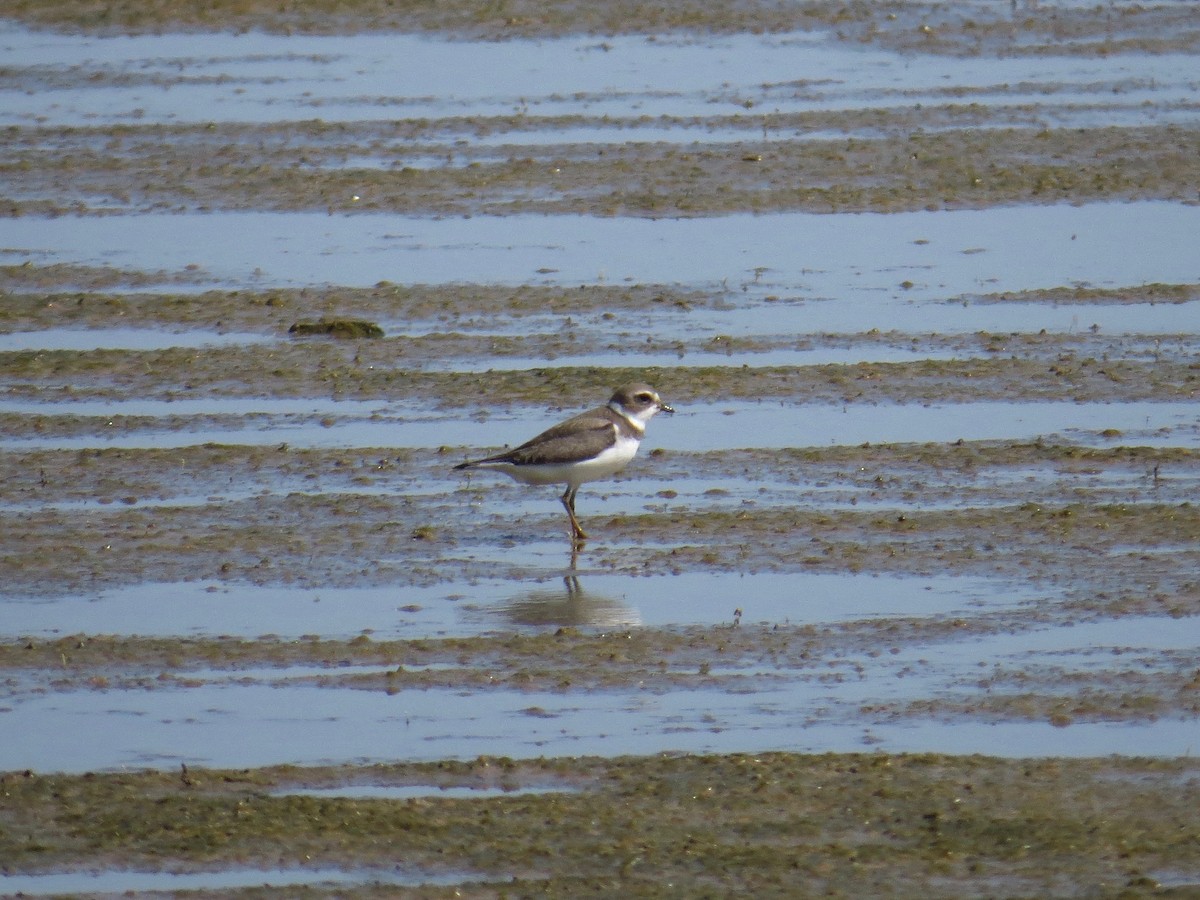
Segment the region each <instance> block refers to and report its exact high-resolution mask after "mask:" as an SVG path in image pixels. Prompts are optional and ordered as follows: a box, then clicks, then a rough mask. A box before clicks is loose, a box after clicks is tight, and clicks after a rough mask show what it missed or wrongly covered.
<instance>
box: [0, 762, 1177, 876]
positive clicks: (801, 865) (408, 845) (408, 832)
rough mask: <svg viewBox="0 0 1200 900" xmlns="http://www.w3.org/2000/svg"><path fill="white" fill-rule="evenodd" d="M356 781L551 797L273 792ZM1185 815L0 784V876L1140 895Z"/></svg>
mask: <svg viewBox="0 0 1200 900" xmlns="http://www.w3.org/2000/svg"><path fill="white" fill-rule="evenodd" d="M364 783H366V784H428V785H430V786H431V787H435V788H436V786H451V785H455V786H461V785H493V784H504V785H507V786H510V787H514V788H519V787H520V786H522V785H546V784H553V785H560V786H570V787H571V788H573V789H572V790H569V791H566V792H555V793H540V794H539V793H528V794H514V795H513V796H489V797H481V798H478V799H459V798H439V797H437V796H436V789H435V790H434V791H431V796H428V797H421V798H415V799H356V798H352V797H336V796H333V797H331V796H322V797H313V796H305V795H302V794H288V793H287V791H288V790H289V789H302V788H308V787H313V786H325V787H327V786H331V785H333V786H335V785H339V784H344V785H354V784H364ZM1197 810H1200V769H1198V768H1197V764H1196V763H1195V761H1192V760H1171V761H1152V760H1139V759H1125V760H1119V759H1082V760H1065V759H1045V760H1000V759H993V758H987V757H947V756H940V755H889V754H882V753H881V754H847V755H822V756H805V755H798V754H788V753H764V754H756V755H747V754H734V755H728V756H676V755H662V756H654V757H622V758H617V759H608V760H601V759H594V758H576V759H567V758H560V759H539V760H511V759H504V758H489V757H480V758H479V759H476V760H473V761H469V762H445V763H428V764H397V765H385V766H365V767H360V766H344V767H321V768H295V767H286V766H285V767H275V768H267V769H250V770H206V769H198V768H193V767H187V768H186V769H184V770H183V771H182V772H178V773H176V772H122V773H111V774H104V773H96V774H87V775H82V776H67V775H43V774H39V773H36V772H15V773H9V774H7V775H4V776H0V826H2V827H0V855H2V856H3V858H4V859H5V863H6V866H7V868H8V870H9V871H11V872H14V873H16V872H21V873H29V872H39V871H40V872H47V871H63V870H74V871H78V870H86V869H96V868H100V869H117V868H139V869H153V870H169V871H212V872H219V871H220V870H221V869H222V868H224V867H236V866H244V865H247V864H252V865H265V866H275V865H279V864H280V863H281V862H282V863H284V864H302V865H305V866H313V867H317V866H320V867H326V868H330V867H333V868H337V867H341V868H346V869H363V868H366V869H368V870H369V869H370V868H371V867H381V868H387V867H390V866H392V865H394V864H395V863H396V861H397V860H403V861H404V862H405V864H406V865H411V866H414V867H417V868H418V869H420V870H424V871H429V872H432V873H439V872H450V873H455V872H470V873H472V878H473V881H471V882H469V883H467V884H464V885H459V886H456V888H455V889H454V893H455V895H462V896H495V893H496V891H497V890H499V891H501V892H502V893H505V894H508V895H522V896H524V895H526V894H529V893H537V894H539V895H541V894H552V895H559V896H562V895H566V894H574V895H578V894H579V893H589V894H596V895H601V896H616V895H620V896H659V895H661V890H662V887H663V885H665V884H671V885H672V886H673V887H674V889H675V890H676V891H679V892H682V893H683V894H686V895H708V894H711V893H713V892H714V891H715V892H717V893H719V894H723V895H731V894H744V895H750V894H752V895H754V896H796V895H797V893H802V894H816V893H826V892H827V891H829V890H831V889H836V892H837V893H839V894H841V895H845V896H867V895H874V896H882V895H886V896H896V897H917V896H921V897H930V896H933V897H961V896H971V895H995V894H997V893H1002V894H1006V895H1011V894H1020V895H1026V896H1028V895H1040V896H1046V895H1050V894H1057V893H1058V888H1060V887H1061V886H1062V885H1063V884H1064V883H1069V884H1070V885H1072V887H1073V889H1075V890H1079V891H1083V892H1086V893H1094V894H1100V895H1110V894H1111V895H1115V894H1117V893H1119V892H1121V891H1129V893H1126V894H1123V896H1149V895H1150V894H1151V893H1153V892H1154V891H1155V888H1156V887H1158V884H1159V878H1160V877H1161V878H1162V879H1163V880H1164V881H1165V880H1167V879H1168V878H1170V879H1174V880H1176V881H1178V880H1195V879H1196V878H1197V877H1200V871H1197V870H1196V869H1195V867H1194V864H1193V863H1192V862H1190V861H1194V860H1195V859H1197V857H1198V854H1200V813H1198V812H1197ZM364 880H365V881H369V872H368V874H367V875H366V876H365V878H364ZM338 893H339V895H343V896H344V895H345V894H346V889H339V890H338ZM418 895H423V896H444V895H446V894H445V893H443V892H442V891H440V890H439V889H436V888H433V887H429V888H425V889H422V892H421V893H420V894H418Z"/></svg>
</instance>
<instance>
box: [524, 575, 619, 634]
mask: <svg viewBox="0 0 1200 900" xmlns="http://www.w3.org/2000/svg"><path fill="white" fill-rule="evenodd" d="M503 611H504V615H505V617H506V618H508V619H511V620H512V622H513V623H514V624H516V625H560V626H562V625H568V626H592V627H599V628H628V627H633V626H637V625H641V624H642V619H641V616H640V615H639V614H638V611H637V610H636V609H634V608H633V607H631V606H629V605H627V604H626V603H625V602H624V601H622V600H619V599H617V598H615V597H610V596H607V595H604V594H598V593H596V592H595V591H587V590H584V588H583V587H582V585H581V584H580V582H579V576H578V575H576V574H575V573H574V572H571V573H570V574H568V575H564V576H563V587H561V588H552V587H549V586H544V587H539V588H538V589H537V590H532V591H523V592H521V593H519V594H516V595H514V596H513V597H511V598H510V599H509V600H508V601H507V602H506V603H504V605H503Z"/></svg>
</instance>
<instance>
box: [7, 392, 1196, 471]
mask: <svg viewBox="0 0 1200 900" xmlns="http://www.w3.org/2000/svg"><path fill="white" fill-rule="evenodd" d="M227 402H228V405H229V408H230V409H241V410H243V411H247V412H248V411H249V410H250V409H251V408H254V409H258V408H261V409H262V410H263V411H264V412H266V413H267V414H268V415H269V418H268V419H267V420H265V421H263V420H259V421H254V422H252V423H251V422H248V423H247V424H246V426H245V427H241V428H222V427H213V426H212V424H211V423H210V422H208V421H207V420H206V419H204V418H201V419H200V420H199V421H197V422H196V423H195V425H194V426H190V427H189V423H188V421H187V414H186V413H184V412H181V413H180V416H179V417H178V418H173V419H172V422H171V425H170V427H167V428H164V427H163V425H161V424H160V423H157V422H155V421H153V420H152V419H151V420H148V421H145V422H142V423H140V424H138V423H130V424H123V425H122V428H121V429H119V430H117V429H112V428H107V427H105V426H106V425H107V423H108V422H109V421H111V418H110V416H111V415H116V414H117V412H118V410H114V411H112V412H110V413H109V415H108V416H101V417H99V419H98V421H97V422H96V425H97V428H96V430H95V431H93V432H92V433H90V434H87V435H85V436H82V437H70V436H62V437H12V438H0V449H4V450H13V451H18V450H24V451H29V450H46V449H82V448H89V447H95V448H134V447H155V448H167V447H194V446H198V445H201V444H208V443H219V444H248V445H254V446H263V445H269V444H275V443H281V442H286V443H287V444H288V445H289V446H292V447H360V448H368V447H370V448H392V449H401V448H414V449H415V448H438V447H445V446H450V447H463V448H466V449H465V450H464V456H468V457H469V456H478V455H479V453H480V452H481V451H482V450H485V449H491V448H497V447H503V446H516V445H517V444H519V443H521V442H522V441H524V440H525V439H527V438H528V437H529V434H530V432H531V430H533V431H537V430H541V429H542V428H544V427H546V426H548V425H550V424H553V417H550V416H548V415H547V413H545V412H544V411H538V410H528V409H522V410H515V411H513V412H503V413H495V414H493V415H491V416H489V417H488V421H487V423H486V425H484V424H481V423H480V422H477V421H473V420H471V419H466V418H464V417H463V416H462V415H461V414H460V413H456V414H434V413H426V414H417V415H415V416H414V415H411V414H404V413H399V414H397V412H395V411H394V410H393V408H391V407H390V406H389V405H388V404H386V403H385V404H380V405H378V406H377V405H375V404H372V403H370V402H361V403H360V402H357V401H332V402H330V401H319V400H314V401H310V402H311V403H312V405H313V407H314V408H315V412H316V413H318V414H322V415H326V416H337V418H336V419H335V420H333V421H322V422H315V421H312V419H313V416H310V415H304V414H299V413H296V414H293V415H289V414H287V413H284V412H280V413H273V412H272V410H274V409H279V408H285V409H286V408H291V407H295V406H303V404H304V402H306V401H301V402H299V403H296V402H293V401H283V402H282V403H280V402H279V401H274V400H263V401H258V400H229V401H225V400H213V401H210V403H208V404H204V405H205V406H211V408H212V409H213V411H214V412H213V413H212V414H220V411H221V410H222V409H224V407H225V405H226V403H227ZM343 403H345V404H346V407H343V406H342V404H343ZM137 404H138V401H135V402H133V403H131V404H129V405H127V406H125V407H123V408H122V409H121V410H119V411H120V412H122V413H123V414H125V415H131V416H133V415H138V413H137V412H136V411H135V410H137V409H138V406H137ZM173 405H174V404H173V403H170V402H164V403H156V402H155V401H149V402H148V403H147V407H148V408H149V409H154V410H166V409H169V408H170V407H171V406H173ZM72 407H73V404H67V403H55V404H53V405H51V406H47V407H43V410H42V411H43V414H54V413H60V414H61V413H68V412H71V411H73V410H72ZM20 408H22V409H23V410H24V409H28V407H27V406H25V405H23V404H20ZM85 408H88V406H85ZM186 408H187V406H186V404H181V409H186ZM193 408H195V407H193ZM153 414H154V413H149V415H153ZM1107 429H1115V430H1116V432H1117V433H1113V434H1110V435H1107V436H1104V435H1102V434H1101V432H1104V431H1105V430H1107ZM1052 436H1058V437H1060V438H1063V439H1066V440H1069V441H1074V442H1080V443H1086V444H1093V445H1116V444H1129V443H1134V444H1136V445H1138V446H1151V447H1153V446H1165V447H1196V446H1200V420H1198V419H1197V416H1196V408H1195V404H1193V403H1190V402H1162V403H1071V402H1062V401H1058V402H1053V401H1047V402H1042V403H1005V402H1002V401H983V402H978V403H952V404H945V405H936V406H926V405H918V404H913V403H908V404H900V403H896V404H878V405H868V404H856V405H852V406H834V405H831V404H810V405H801V406H796V405H792V404H787V403H782V402H778V401H762V402H759V403H753V402H746V401H726V402H723V403H719V404H710V405H706V406H703V407H700V408H680V410H679V412H677V413H676V415H675V416H673V417H672V419H671V420H670V422H669V423H666V424H663V425H657V424H656V426H655V427H654V428H653V429H651V430H650V431H649V433H648V435H647V438H646V441H645V442H644V445H643V449H642V452H643V453H645V452H646V451H652V450H654V449H657V448H662V449H667V450H680V451H696V452H703V451H713V450H736V449H744V448H763V449H767V448H784V447H828V446H853V445H857V444H863V443H910V442H925V441H934V442H942V443H946V442H952V441H957V440H964V441H981V440H997V439H1014V440H1033V439H1035V438H1038V437H1047V438H1048V437H1052Z"/></svg>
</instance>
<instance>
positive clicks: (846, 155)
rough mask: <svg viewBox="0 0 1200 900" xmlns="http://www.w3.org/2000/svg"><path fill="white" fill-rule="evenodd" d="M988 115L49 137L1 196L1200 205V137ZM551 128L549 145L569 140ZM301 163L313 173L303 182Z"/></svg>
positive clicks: (401, 205) (502, 204) (731, 206)
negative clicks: (486, 141) (529, 132)
mask: <svg viewBox="0 0 1200 900" xmlns="http://www.w3.org/2000/svg"><path fill="white" fill-rule="evenodd" d="M977 114H978V116H979V117H980V125H984V126H987V127H984V128H969V129H964V130H945V131H930V132H928V133H924V132H925V129H929V128H934V127H936V118H937V117H936V115H935V114H934V113H930V112H927V111H926V110H925V109H924V108H923V105H921V104H918V105H917V107H916V108H914V109H909V110H908V111H907V112H906V113H903V114H901V113H893V114H892V116H891V118H892V119H893V121H892V122H891V123H890V124H885V123H879V125H878V126H877V127H882V128H883V130H890V131H894V132H896V133H895V134H894V135H893V136H890V137H886V138H870V137H852V138H849V139H845V140H801V141H770V142H764V141H762V140H755V139H754V138H753V137H750V138H749V139H747V140H743V141H741V142H736V143H716V144H713V145H710V146H703V145H701V146H687V147H675V146H671V145H666V144H656V143H636V144H635V143H628V144H625V145H623V146H622V145H617V146H599V147H597V146H595V145H580V146H574V147H572V146H563V145H555V144H550V145H547V146H545V147H529V146H514V147H505V146H499V147H487V148H486V149H485V150H484V151H483V153H482V154H481V153H480V151H478V150H476V151H475V152H474V154H472V152H471V151H470V150H468V149H465V148H460V147H454V148H453V149H450V146H449V145H446V149H442V145H440V144H433V145H423V144H420V143H416V144H414V143H412V141H413V139H412V138H410V137H406V136H402V135H399V134H397V133H396V131H395V129H394V128H392V127H390V126H374V127H371V126H364V125H361V124H360V125H358V126H356V127H353V128H346V127H340V128H338V129H337V134H338V140H339V141H340V142H342V143H341V144H340V146H339V145H338V144H337V143H334V144H333V146H328V147H327V146H322V145H323V144H325V143H326V142H327V139H326V138H325V136H324V133H325V130H326V128H325V127H324V126H311V125H301V126H275V127H274V128H271V127H263V128H261V129H258V130H257V132H256V131H255V130H251V129H247V128H245V127H236V128H233V129H232V131H230V130H229V129H227V128H225V127H221V128H217V129H216V130H215V131H214V127H213V126H207V127H198V128H185V129H178V128H177V129H164V128H159V127H155V126H144V127H136V128H134V129H130V128H128V127H121V128H118V129H111V130H110V129H84V130H78V129H76V130H71V131H67V132H64V133H55V132H54V131H43V130H38V131H34V132H27V135H28V136H27V138H26V140H25V141H19V142H18V144H17V146H13V147H12V150H11V152H10V153H8V154H6V158H5V162H4V163H3V165H0V191H3V193H4V195H5V196H6V197H9V198H11V199H10V200H8V202H6V203H4V204H3V206H4V209H5V211H6V212H7V214H8V215H11V216H20V215H62V214H67V213H70V214H90V213H99V214H105V213H106V212H109V211H115V210H124V211H142V212H156V211H163V210H169V211H177V212H178V211H189V210H191V211H194V210H209V209H222V210H246V209H255V210H274V211H284V210H321V211H325V210H328V211H330V212H356V211H357V212H393V213H402V214H413V213H417V214H421V215H427V214H432V215H512V214H517V213H531V212H532V213H547V214H555V213H557V214H562V213H576V214H579V213H582V214H588V215H603V216H650V217H660V216H669V217H679V216H706V215H717V214H722V213H729V212H742V211H753V212H768V211H775V210H801V211H810V212H822V213H824V212H865V211H873V212H896V211H901V210H914V209H972V208H979V207H985V206H992V205H997V204H1013V203H1058V202H1062V201H1064V200H1070V201H1071V202H1074V203H1081V202H1086V201H1089V200H1101V199H1105V200H1113V199H1115V200H1132V199H1162V200H1184V201H1194V200H1195V199H1196V194H1195V185H1196V183H1197V182H1198V181H1200V134H1197V132H1196V131H1195V130H1193V129H1187V128H1177V127H1174V126H1167V127H1159V128H1088V129H1080V130H1076V129H1063V128H1060V129H1045V128H1022V129H1015V130H1008V129H1004V128H1000V127H993V126H994V125H995V124H996V123H995V122H994V120H993V119H992V112H991V110H990V108H980V109H979V110H978V112H977ZM851 121H853V118H852V117H851ZM588 124H589V123H588V122H587V121H583V122H579V123H572V125H573V126H575V127H579V126H582V127H586V126H587V125H588ZM596 124H599V125H602V126H604V127H611V123H610V122H608V121H604V122H600V123H596ZM659 124H660V125H665V124H669V123H659ZM710 124H720V123H719V121H718V122H713V123H710ZM458 127H461V122H459V123H458ZM543 127H544V128H545V129H546V130H547V132H548V134H549V133H552V131H553V130H554V129H556V128H561V127H562V124H561V123H560V122H555V121H550V122H547V123H545V124H544V126H543ZM752 127H753V128H755V129H756V130H758V131H763V132H764V133H765V132H768V131H771V130H780V129H783V130H785V131H787V132H790V131H793V130H795V129H796V123H793V122H789V121H788V119H787V117H775V116H767V117H765V118H762V120H761V121H760V122H757V123H753V124H752ZM824 127H825V128H832V129H834V130H840V129H842V128H845V127H846V126H845V124H844V123H835V122H828V123H824ZM434 128H435V129H438V126H436V125H435V126H434ZM438 130H444V129H438ZM346 132H351V133H349V134H347V133H346ZM418 141H419V138H418ZM318 142H319V143H318ZM21 143H24V144H25V146H20V144H21ZM401 143H403V146H398V144H401ZM373 144H374V145H380V149H379V150H378V151H374V150H372V149H371V147H372V145H373ZM267 146H273V147H274V148H275V149H274V152H268V151H266V150H265V147H267ZM364 153H367V154H373V153H378V154H379V155H380V156H381V157H382V158H384V159H386V160H388V162H387V163H386V165H382V166H379V167H370V168H366V167H361V166H355V165H354V163H353V162H349V163H347V162H345V160H346V158H347V156H350V155H353V156H354V157H355V158H361V156H362V155H363V154H364ZM439 153H440V154H447V153H449V154H452V155H454V156H458V157H461V161H460V162H458V163H456V164H454V165H446V166H438V167H434V168H429V167H425V166H419V167H412V166H409V165H407V164H406V156H413V157H419V158H424V157H428V156H430V155H431V154H433V155H437V154H439ZM472 155H476V156H480V157H481V158H480V159H472ZM497 156H499V157H500V159H499V160H497V159H496V157H497ZM297 157H300V158H303V159H304V166H303V168H302V169H301V170H298V169H297V168H296V159H297ZM80 198H87V199H82V200H81V199H80Z"/></svg>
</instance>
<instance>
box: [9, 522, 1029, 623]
mask: <svg viewBox="0 0 1200 900" xmlns="http://www.w3.org/2000/svg"><path fill="white" fill-rule="evenodd" d="M547 549H548V551H549V552H548V553H547V555H546V558H545V559H544V560H543V561H544V562H546V563H549V564H550V565H551V566H552V565H553V564H554V563H555V562H557V561H560V560H562V557H563V556H564V554H562V548H561V547H560V546H558V545H554V546H553V547H549V548H547ZM523 554H528V550H523V549H521V548H516V549H515V550H510V551H506V552H505V556H506V557H507V558H508V559H509V560H510V561H511V560H512V559H513V558H514V556H516V557H518V558H519V557H520V556H521V555H523ZM527 558H529V559H530V561H534V560H536V559H537V557H536V556H532V555H530V556H528V557H527ZM1033 596H1037V593H1036V592H1035V591H1033V590H1032V589H1031V588H1030V587H1029V586H1023V585H1013V584H1008V583H1005V582H1003V581H997V582H991V581H988V580H986V579H981V578H968V577H959V576H938V577H929V578H918V577H913V576H884V575H842V574H818V573H812V574H790V573H789V574H786V575H785V574H774V573H758V574H753V575H743V574H739V573H725V574H722V573H683V574H680V575H672V576H657V577H646V578H630V577H629V576H624V575H609V574H592V573H580V574H579V575H577V576H576V577H574V578H572V579H570V580H564V579H561V578H558V577H552V576H547V577H546V578H545V579H544V580H541V579H539V580H538V581H535V582H531V583H528V584H524V585H522V584H520V583H517V582H513V581H507V580H503V581H490V582H489V581H473V582H462V583H454V582H450V583H445V584H437V585H433V586H431V587H420V586H411V585H402V586H401V585H397V586H394V587H385V588H341V589H339V588H321V589H304V588H288V587H271V586H262V587H257V586H254V585H237V586H233V585H224V584H217V583H211V584H205V583H195V584H193V583H181V584H139V585H134V586H130V587H127V588H120V589H114V590H105V591H97V592H94V593H91V592H82V593H72V594H70V595H68V596H63V597H31V598H24V599H21V598H16V597H8V598H5V599H4V601H3V610H4V622H5V626H4V627H5V630H6V632H7V633H8V634H15V635H20V636H23V637H24V636H37V637H50V636H57V635H66V634H75V633H85V634H128V635H141V636H143V637H149V636H170V635H188V636H199V635H208V636H216V635H233V636H238V637H244V638H255V637H259V636H261V635H264V634H272V635H275V636H277V637H280V638H283V639H288V640H291V639H296V638H299V637H300V636H302V635H309V634H319V635H322V636H323V637H327V638H337V637H343V638H353V637H355V636H356V635H358V634H362V633H369V634H370V635H371V636H372V638H373V639H376V640H390V639H393V638H425V637H438V636H444V635H472V634H486V633H490V632H496V631H503V630H507V629H513V628H516V629H520V630H525V629H527V628H541V627H546V628H557V627H559V626H563V625H573V626H586V627H597V628H610V627H630V626H637V625H648V626H679V625H720V624H729V623H731V622H732V621H733V619H734V615H733V614H734V610H735V609H741V610H742V612H743V615H744V619H743V621H744V622H746V623H758V622H765V623H772V624H793V625H795V624H804V623H822V622H839V621H847V620H853V619H862V618H873V617H879V616H901V617H912V616H937V615H949V614H953V613H956V612H962V611H964V610H969V609H978V608H981V607H989V608H1004V607H1007V606H1011V605H1014V604H1017V603H1020V602H1021V601H1022V600H1028V599H1030V598H1031V597H1033Z"/></svg>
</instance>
